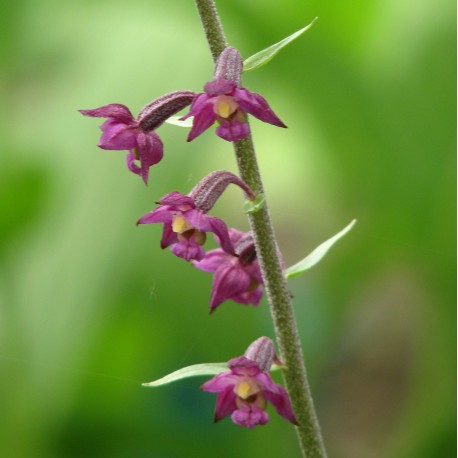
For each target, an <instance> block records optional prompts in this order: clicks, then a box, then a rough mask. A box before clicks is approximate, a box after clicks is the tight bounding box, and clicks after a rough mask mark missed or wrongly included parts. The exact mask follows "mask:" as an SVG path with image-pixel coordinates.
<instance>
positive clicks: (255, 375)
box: [202, 337, 297, 428]
mask: <svg viewBox="0 0 458 458" xmlns="http://www.w3.org/2000/svg"><path fill="white" fill-rule="evenodd" d="M253 346H262V347H266V346H271V347H272V351H273V343H272V341H271V340H270V339H268V338H267V337H261V338H260V339H258V340H256V341H255V342H253V344H251V345H250V347H249V348H248V349H247V352H246V353H245V356H240V357H238V358H234V359H231V360H230V361H229V362H228V364H227V365H228V367H229V369H230V370H229V371H227V372H222V373H221V374H218V375H217V376H216V377H213V378H212V379H211V380H209V381H208V382H206V383H204V384H203V385H202V390H204V391H207V392H210V393H218V398H217V400H216V408H215V422H217V421H219V420H221V419H222V418H224V417H226V416H228V415H231V419H232V421H233V422H234V423H236V424H237V425H240V426H245V427H247V428H254V427H255V426H257V425H265V424H266V423H267V422H268V421H269V415H268V414H267V412H266V411H265V409H266V407H267V402H270V403H271V404H272V405H273V406H274V407H275V409H276V410H277V412H278V413H279V414H280V415H281V416H282V417H284V418H286V419H287V420H288V421H290V422H291V423H293V424H295V425H297V421H296V418H295V416H294V413H293V410H292V407H291V403H290V400H289V397H288V393H287V392H286V390H285V389H284V388H283V387H282V386H281V385H278V384H277V383H275V382H274V381H273V380H272V378H271V376H270V374H269V371H270V366H271V364H272V356H270V361H269V362H268V363H267V364H266V361H265V356H264V355H262V354H261V357H260V358H259V357H258V358H255V359H252V358H249V357H247V353H248V350H250V348H252V347H253Z"/></svg>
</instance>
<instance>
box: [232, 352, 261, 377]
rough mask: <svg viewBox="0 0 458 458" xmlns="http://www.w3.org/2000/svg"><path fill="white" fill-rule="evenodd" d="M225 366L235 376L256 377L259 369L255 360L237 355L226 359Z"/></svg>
mask: <svg viewBox="0 0 458 458" xmlns="http://www.w3.org/2000/svg"><path fill="white" fill-rule="evenodd" d="M227 367H229V369H230V370H231V371H232V373H233V374H234V375H237V376H244V377H246V376H250V377H256V376H257V375H258V374H259V373H260V372H261V369H260V368H259V366H258V363H257V362H256V361H253V360H252V359H248V358H247V357H246V356H238V357H237V358H232V359H231V360H229V361H228V363H227Z"/></svg>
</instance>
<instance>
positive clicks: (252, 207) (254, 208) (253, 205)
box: [243, 192, 265, 214]
mask: <svg viewBox="0 0 458 458" xmlns="http://www.w3.org/2000/svg"><path fill="white" fill-rule="evenodd" d="M264 201H265V197H264V194H263V193H262V192H261V193H260V194H258V195H257V196H256V197H255V198H254V199H253V200H246V201H245V202H244V203H243V211H244V212H245V213H247V214H250V213H256V212H258V211H259V210H261V208H262V207H263V205H264Z"/></svg>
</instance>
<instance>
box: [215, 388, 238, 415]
mask: <svg viewBox="0 0 458 458" xmlns="http://www.w3.org/2000/svg"><path fill="white" fill-rule="evenodd" d="M236 399H237V396H236V395H235V393H234V389H233V385H231V386H229V387H228V388H226V389H225V390H224V391H221V392H220V393H219V394H218V397H217V399H216V406H215V423H216V422H217V421H220V420H221V419H222V418H224V417H227V416H228V415H231V414H232V412H234V411H235V410H236V409H237V403H236Z"/></svg>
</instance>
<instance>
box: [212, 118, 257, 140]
mask: <svg viewBox="0 0 458 458" xmlns="http://www.w3.org/2000/svg"><path fill="white" fill-rule="evenodd" d="M220 122H221V124H220V125H219V126H218V127H217V129H216V135H218V137H221V138H222V139H224V140H226V141H228V142H236V141H239V140H241V139H242V138H246V137H248V135H250V127H249V126H248V124H247V123H246V122H239V121H237V119H236V118H233V119H232V120H228V119H221V120H220Z"/></svg>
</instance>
